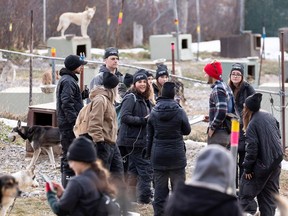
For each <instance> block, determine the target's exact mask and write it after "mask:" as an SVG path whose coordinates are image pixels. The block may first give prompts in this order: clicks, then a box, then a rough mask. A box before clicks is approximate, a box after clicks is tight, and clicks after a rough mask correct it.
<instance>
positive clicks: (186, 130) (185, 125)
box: [181, 109, 191, 135]
mask: <svg viewBox="0 0 288 216" xmlns="http://www.w3.org/2000/svg"><path fill="white" fill-rule="evenodd" d="M181 111H182V126H181V131H182V134H183V135H188V134H190V133H191V125H190V123H189V119H188V117H187V114H186V112H185V111H184V110H183V109H182V110H181Z"/></svg>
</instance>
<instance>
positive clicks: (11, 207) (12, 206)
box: [7, 197, 17, 216]
mask: <svg viewBox="0 0 288 216" xmlns="http://www.w3.org/2000/svg"><path fill="white" fill-rule="evenodd" d="M16 198H17V197H15V198H14V200H13V203H12V205H11V206H10V211H9V213H8V214H7V215H8V216H9V215H10V214H11V212H12V210H13V208H14V205H15V202H16Z"/></svg>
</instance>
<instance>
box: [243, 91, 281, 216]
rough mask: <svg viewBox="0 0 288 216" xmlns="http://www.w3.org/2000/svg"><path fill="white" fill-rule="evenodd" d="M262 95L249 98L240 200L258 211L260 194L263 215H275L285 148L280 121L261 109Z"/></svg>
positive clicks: (245, 207)
mask: <svg viewBox="0 0 288 216" xmlns="http://www.w3.org/2000/svg"><path fill="white" fill-rule="evenodd" d="M261 101H262V94H261V93H255V94H253V95H251V96H249V97H248V98H247V99H246V100H245V105H244V110H243V129H244V131H245V133H246V154H245V158H244V162H243V167H244V174H243V175H242V177H241V180H240V188H239V189H240V190H239V202H240V204H241V206H242V207H243V210H244V211H246V212H248V213H250V214H255V212H256V210H257V203H256V201H255V200H254V199H255V198H256V197H257V202H258V206H259V211H260V214H261V216H271V215H274V214H275V210H276V200H275V195H276V194H279V179H280V173H281V161H282V159H283V150H282V147H281V135H280V130H279V122H278V121H277V120H276V119H275V117H273V116H272V115H271V114H270V113H268V112H265V111H261V110H260V106H261Z"/></svg>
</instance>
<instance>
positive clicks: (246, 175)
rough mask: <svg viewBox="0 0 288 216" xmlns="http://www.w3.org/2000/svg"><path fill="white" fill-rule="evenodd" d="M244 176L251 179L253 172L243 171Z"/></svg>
mask: <svg viewBox="0 0 288 216" xmlns="http://www.w3.org/2000/svg"><path fill="white" fill-rule="evenodd" d="M244 178H245V179H248V180H251V179H252V178H253V173H244Z"/></svg>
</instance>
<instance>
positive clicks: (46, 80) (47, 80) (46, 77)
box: [42, 69, 59, 85]
mask: <svg viewBox="0 0 288 216" xmlns="http://www.w3.org/2000/svg"><path fill="white" fill-rule="evenodd" d="M58 80H59V71H58V70H56V71H55V81H58ZM51 84H52V70H51V69H48V70H46V71H45V72H44V73H43V74H42V85H51Z"/></svg>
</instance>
